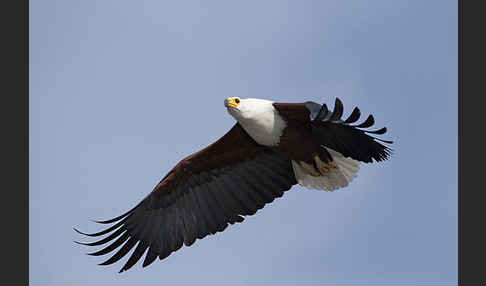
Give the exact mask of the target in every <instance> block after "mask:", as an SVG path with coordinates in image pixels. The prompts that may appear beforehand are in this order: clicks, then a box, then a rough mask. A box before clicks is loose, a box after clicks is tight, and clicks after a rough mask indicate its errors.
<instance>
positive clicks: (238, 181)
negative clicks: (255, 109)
mask: <svg viewBox="0 0 486 286" xmlns="http://www.w3.org/2000/svg"><path fill="white" fill-rule="evenodd" d="M296 183H297V181H296V179H295V177H294V173H293V170H292V165H291V163H290V161H289V159H288V158H286V157H284V156H282V155H279V154H277V153H275V152H274V151H272V150H270V149H269V148H267V147H264V146H262V145H259V144H257V143H256V142H255V141H254V140H253V139H252V138H251V137H250V136H249V135H248V134H247V133H246V132H245V131H244V130H243V128H242V127H241V126H240V125H239V124H238V123H237V124H236V125H235V126H234V127H233V128H232V129H231V130H230V131H229V132H228V133H226V134H225V135H224V136H223V137H221V138H220V139H219V140H218V141H216V142H215V143H213V144H211V145H210V146H208V147H206V148H205V149H203V150H201V151H199V152H197V153H195V154H193V155H191V156H189V157H187V158H185V159H183V160H182V161H180V162H179V163H178V164H177V165H176V166H175V167H174V168H173V169H172V170H171V171H170V172H169V173H168V174H167V175H166V176H165V177H164V178H163V179H162V181H161V182H160V183H159V184H158V185H157V186H156V187H155V188H154V190H153V191H152V192H151V193H150V194H149V195H148V196H147V197H146V198H145V199H144V200H142V201H141V202H140V203H139V204H138V205H137V206H136V207H135V208H133V209H132V210H130V211H128V212H127V213H125V214H123V215H121V216H119V217H116V218H114V219H110V220H106V221H98V222H99V223H102V224H111V223H115V224H114V225H113V226H111V227H109V228H107V229H105V230H103V231H100V232H97V233H92V234H87V233H82V232H80V231H78V230H76V231H77V232H79V233H81V234H84V235H87V236H91V237H97V236H101V235H105V234H108V233H111V234H110V235H108V236H107V237H105V238H103V239H101V240H99V241H95V242H91V243H81V244H84V245H88V246H97V245H102V244H106V243H108V242H111V244H109V245H108V246H107V247H105V248H103V249H101V250H99V251H96V252H93V253H89V254H90V255H95V256H98V255H103V254H107V253H110V252H112V251H114V250H115V249H116V248H117V247H119V246H121V245H122V247H121V248H120V249H119V250H118V251H117V252H116V253H115V254H114V255H112V256H111V257H110V258H109V259H108V260H106V261H105V262H103V263H101V265H109V264H112V263H115V262H116V261H118V260H120V259H121V258H122V257H123V256H125V255H126V254H127V253H128V252H129V251H130V250H131V249H132V248H133V247H135V245H136V248H135V250H134V251H133V253H132V255H131V256H130V258H129V259H128V260H127V262H126V263H125V265H124V266H123V267H122V269H121V270H120V272H122V271H124V270H128V269H129V268H131V267H132V266H133V265H134V264H135V263H136V262H137V261H138V260H139V259H140V258H141V257H142V255H143V254H144V252H145V251H146V250H147V249H148V251H147V254H146V256H145V260H144V262H143V266H144V267H145V266H147V265H149V264H151V263H152V262H153V261H154V260H155V259H156V258H157V257H159V259H164V258H166V257H167V256H169V255H170V254H171V253H172V252H174V251H176V250H178V249H179V248H181V247H182V244H185V245H186V246H190V245H192V244H193V243H194V242H195V240H196V239H197V238H199V239H202V238H203V237H205V236H207V235H208V234H215V233H216V232H219V231H223V230H224V229H226V227H227V226H228V224H234V223H237V222H242V221H243V217H242V216H246V215H253V214H255V212H256V211H257V210H259V209H261V208H263V206H264V205H265V204H267V203H270V202H272V201H273V200H274V199H275V198H277V197H281V196H282V195H283V193H284V192H285V191H287V190H289V189H290V188H291V187H292V185H294V184H296Z"/></svg>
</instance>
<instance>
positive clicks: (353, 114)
mask: <svg viewBox="0 0 486 286" xmlns="http://www.w3.org/2000/svg"><path fill="white" fill-rule="evenodd" d="M360 116H361V111H360V110H359V108H357V107H355V108H354V109H353V112H351V115H349V117H348V119H346V120H345V121H344V123H346V124H349V123H354V122H356V121H358V119H359V117H360Z"/></svg>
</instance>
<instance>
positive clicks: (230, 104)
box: [224, 97, 238, 108]
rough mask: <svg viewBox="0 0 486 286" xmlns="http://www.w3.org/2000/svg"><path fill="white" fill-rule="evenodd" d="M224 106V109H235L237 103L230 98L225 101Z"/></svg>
mask: <svg viewBox="0 0 486 286" xmlns="http://www.w3.org/2000/svg"><path fill="white" fill-rule="evenodd" d="M224 106H226V108H230V107H233V108H236V107H238V103H236V101H235V98H234V97H230V98H227V99H225V101H224Z"/></svg>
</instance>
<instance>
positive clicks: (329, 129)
mask: <svg viewBox="0 0 486 286" xmlns="http://www.w3.org/2000/svg"><path fill="white" fill-rule="evenodd" d="M305 106H306V107H307V109H308V110H309V111H310V119H311V126H312V133H313V135H314V136H315V138H316V139H317V141H318V142H319V144H321V145H324V146H326V147H328V148H331V149H333V150H336V151H338V152H340V153H341V154H343V155H344V156H345V157H351V158H353V159H355V160H358V161H361V162H366V163H371V162H372V159H374V160H375V161H384V160H386V159H388V157H389V156H390V155H391V152H392V150H391V149H390V148H388V147H386V146H384V145H383V144H381V143H380V142H378V141H381V142H383V143H387V144H391V143H393V141H387V140H382V139H379V138H376V137H373V136H370V135H369V134H376V135H382V134H385V132H386V127H383V128H381V129H378V130H373V131H370V130H365V129H364V128H368V127H371V126H373V124H374V123H375V119H374V118H373V115H369V116H368V118H367V119H366V120H365V121H364V122H362V123H360V124H356V125H352V123H354V122H356V121H358V119H359V117H360V116H361V111H360V110H359V108H357V107H355V108H354V110H353V111H352V112H351V114H350V115H349V117H348V118H347V119H346V120H342V119H341V116H342V115H343V103H342V102H341V100H339V98H336V102H335V104H334V110H333V111H332V112H331V111H329V109H328V108H327V106H326V104H323V105H320V104H317V103H315V102H311V101H308V102H306V103H305ZM377 140H378V141H377Z"/></svg>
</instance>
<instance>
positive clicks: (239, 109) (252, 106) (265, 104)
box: [224, 97, 274, 121]
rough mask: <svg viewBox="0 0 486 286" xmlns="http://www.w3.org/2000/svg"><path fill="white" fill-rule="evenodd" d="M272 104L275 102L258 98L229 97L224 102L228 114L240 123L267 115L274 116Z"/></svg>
mask: <svg viewBox="0 0 486 286" xmlns="http://www.w3.org/2000/svg"><path fill="white" fill-rule="evenodd" d="M272 103H273V101H270V100H265V99H258V98H245V99H241V98H239V97H228V98H227V99H225V100H224V106H226V108H227V110H228V113H229V114H230V115H231V116H233V117H234V118H235V119H236V120H238V121H244V120H251V119H255V118H257V117H260V116H262V115H263V114H265V113H267V114H268V113H272V114H273V111H274V107H273V105H272Z"/></svg>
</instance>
